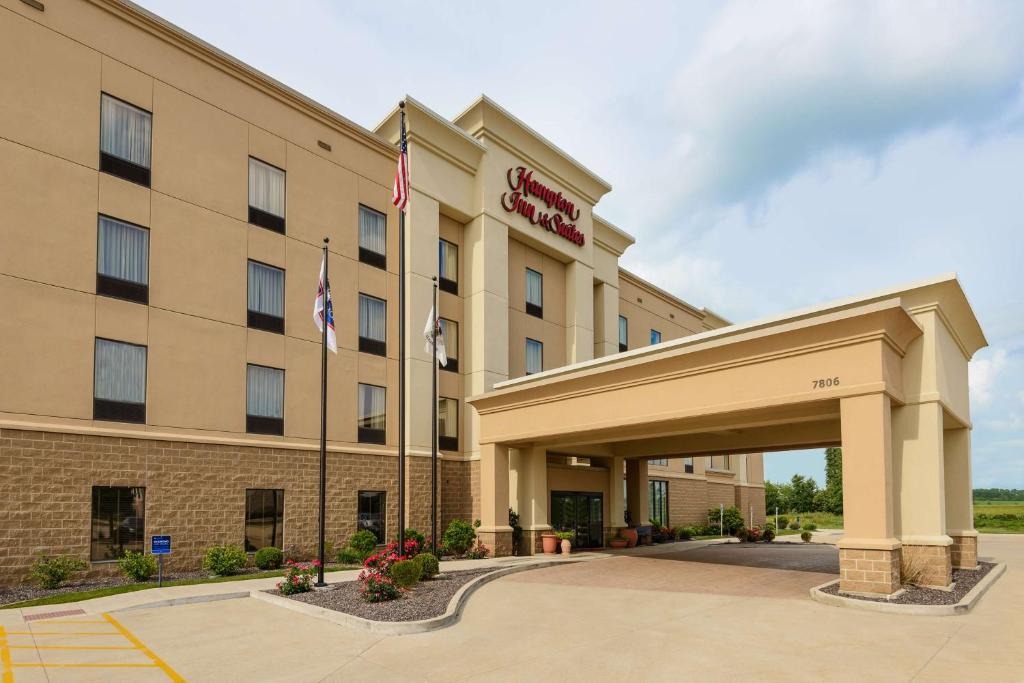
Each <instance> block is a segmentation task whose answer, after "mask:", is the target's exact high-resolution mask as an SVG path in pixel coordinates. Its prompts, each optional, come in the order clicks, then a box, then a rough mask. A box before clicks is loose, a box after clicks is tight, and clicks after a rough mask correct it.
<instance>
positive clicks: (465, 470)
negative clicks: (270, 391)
mask: <svg viewBox="0 0 1024 683" xmlns="http://www.w3.org/2000/svg"><path fill="white" fill-rule="evenodd" d="M408 462H409V482H410V498H409V501H410V505H409V510H408V514H409V521H410V523H411V525H412V526H416V525H418V526H416V528H417V529H419V530H421V531H426V530H427V528H428V527H429V519H430V460H429V458H420V457H411V458H409V461H408ZM472 464H473V465H477V467H476V468H475V475H474V474H473V472H474V469H473V468H472V467H471V465H470V463H465V462H461V461H445V460H442V461H441V471H442V475H443V476H442V478H441V480H440V481H439V487H438V488H439V498H440V503H441V511H442V512H441V520H439V522H440V525H439V526H440V528H441V529H442V530H443V529H444V526H446V525H447V519H450V518H451V517H453V516H459V517H462V518H465V519H470V520H471V519H474V518H475V517H474V516H473V515H474V514H475V515H477V516H478V515H479V466H478V464H477V463H472ZM397 469H398V464H397V459H396V458H395V457H394V456H392V455H367V454H356V453H338V452H328V455H327V472H328V479H327V491H328V497H327V533H326V535H327V539H328V540H329V541H331V542H332V543H333V544H334V546H335V547H339V546H340V545H341V544H342V543H344V542H345V541H346V540H347V539H348V537H349V536H351V535H352V534H353V533H354V532H355V530H356V517H357V492H358V491H360V490H373V491H386V492H387V503H386V520H385V524H386V526H387V534H388V537H389V538H394V537H395V536H397V533H398V528H397V516H398V478H397V474H398V472H397ZM474 476H475V482H476V483H475V484H474V483H473V478H474ZM93 486H144V487H146V510H145V515H146V520H145V531H146V537H147V542H148V538H149V536H151V535H153V534H170V535H171V536H172V538H173V548H174V552H173V554H172V555H171V556H170V558H169V561H168V568H169V569H171V570H175V569H181V570H186V569H195V568H197V567H198V566H199V563H200V561H201V559H202V556H203V553H204V550H205V548H206V547H207V546H209V545H212V544H215V543H231V544H236V545H241V544H243V542H244V540H245V531H244V524H245V490H246V489H249V488H275V489H284V491H285V494H284V495H285V503H284V508H285V509H284V546H285V547H286V548H287V547H290V546H297V547H298V548H300V549H302V550H305V551H307V552H312V551H313V550H314V548H315V547H316V542H317V508H318V495H319V453H318V452H317V451H315V450H293V449H283V448H282V449H278V448H257V447H248V446H235V445H218V444H203V443H192V442H183V441H159V440H153V439H145V438H117V437H106V436H90V435H81V434H62V433H56V432H37V431H28V430H13V429H0V585H5V584H6V585H9V584H13V583H18V582H20V581H22V580H23V579H24V577H25V574H26V572H27V571H28V568H29V566H30V565H31V563H32V561H33V559H34V557H35V556H36V555H37V554H38V553H40V552H46V553H51V554H68V555H73V556H76V557H80V558H85V559H87V558H88V557H89V545H90V532H89V529H90V517H91V508H92V487H93ZM424 492H425V495H424ZM115 571H116V565H114V564H113V563H94V564H93V565H92V568H91V570H90V572H89V574H90V575H103V574H109V573H113V572H115Z"/></svg>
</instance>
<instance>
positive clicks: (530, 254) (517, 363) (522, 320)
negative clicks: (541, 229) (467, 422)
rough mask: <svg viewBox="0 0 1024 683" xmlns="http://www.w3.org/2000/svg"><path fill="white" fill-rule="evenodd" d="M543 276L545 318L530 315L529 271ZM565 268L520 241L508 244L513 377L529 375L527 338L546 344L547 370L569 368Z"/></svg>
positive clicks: (510, 340)
mask: <svg viewBox="0 0 1024 683" xmlns="http://www.w3.org/2000/svg"><path fill="white" fill-rule="evenodd" d="M527 268H529V269H530V270H534V271H536V272H538V273H540V274H541V275H542V276H543V289H544V293H543V297H542V300H543V304H544V305H543V313H544V317H543V318H538V317H537V316H534V315H530V314H528V313H527V312H526V269H527ZM565 271H566V268H565V265H564V264H562V263H561V262H559V261H557V260H555V259H553V258H551V257H550V256H546V255H545V254H543V253H541V252H539V251H537V250H536V249H534V248H532V247H530V246H527V245H526V244H523V243H522V242H519V241H517V240H513V239H510V240H509V241H508V291H509V308H508V334H509V337H508V369H509V377H521V376H523V375H524V374H525V373H526V339H527V338H530V339H534V340H536V341H539V342H541V343H542V344H544V367H545V368H557V367H559V366H561V365H565V335H566V330H565V301H566V294H565Z"/></svg>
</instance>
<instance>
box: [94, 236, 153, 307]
mask: <svg viewBox="0 0 1024 683" xmlns="http://www.w3.org/2000/svg"><path fill="white" fill-rule="evenodd" d="M96 293H97V294H103V295H105V296H112V297H115V298H118V299H125V300H127V301H137V302H138V303H140V304H148V303H149V230H147V229H146V228H143V227H140V226H138V225H133V224H131V223H126V222H124V221H119V220H117V219H115V218H110V217H109V216H100V218H99V230H98V231H97V247H96Z"/></svg>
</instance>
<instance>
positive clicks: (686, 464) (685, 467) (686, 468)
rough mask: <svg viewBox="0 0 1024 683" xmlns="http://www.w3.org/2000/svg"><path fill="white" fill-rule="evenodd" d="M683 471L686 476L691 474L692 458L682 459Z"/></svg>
mask: <svg viewBox="0 0 1024 683" xmlns="http://www.w3.org/2000/svg"><path fill="white" fill-rule="evenodd" d="M687 461H689V462H687ZM683 471H684V472H685V473H686V474H693V457H686V458H683Z"/></svg>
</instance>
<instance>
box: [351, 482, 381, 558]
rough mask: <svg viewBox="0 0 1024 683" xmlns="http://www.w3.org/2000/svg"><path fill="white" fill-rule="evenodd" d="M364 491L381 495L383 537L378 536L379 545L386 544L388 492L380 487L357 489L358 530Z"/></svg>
mask: <svg viewBox="0 0 1024 683" xmlns="http://www.w3.org/2000/svg"><path fill="white" fill-rule="evenodd" d="M364 493H372V494H376V495H379V496H380V498H381V501H380V533H381V536H383V538H381V537H379V536H378V537H377V545H384V543H385V542H386V539H387V536H388V526H387V523H388V492H387V491H381V490H379V489H357V490H356V531H359V514H360V512H359V501H360V500H362V497H363V494H364Z"/></svg>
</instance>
